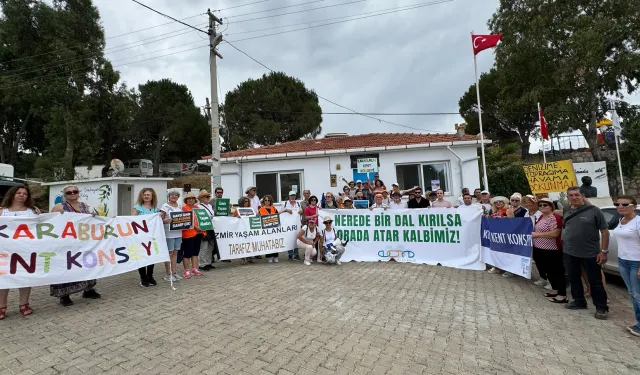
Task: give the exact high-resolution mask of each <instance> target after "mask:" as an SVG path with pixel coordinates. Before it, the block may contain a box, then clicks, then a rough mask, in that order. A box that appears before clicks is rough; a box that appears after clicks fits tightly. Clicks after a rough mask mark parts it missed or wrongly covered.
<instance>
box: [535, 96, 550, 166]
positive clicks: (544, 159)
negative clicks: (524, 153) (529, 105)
mask: <svg viewBox="0 0 640 375" xmlns="http://www.w3.org/2000/svg"><path fill="white" fill-rule="evenodd" d="M538 121H540V131H542V116H540V102H538ZM547 131H549V130H547ZM540 135H542V134H540ZM551 146H553V143H552V144H551ZM542 161H543V162H544V163H545V164H547V155H546V154H545V152H544V137H542Z"/></svg>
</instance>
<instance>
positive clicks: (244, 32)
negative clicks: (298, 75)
mask: <svg viewBox="0 0 640 375" xmlns="http://www.w3.org/2000/svg"><path fill="white" fill-rule="evenodd" d="M451 1H453V0H451ZM432 3H433V1H429V2H427V3H418V4H413V5H404V6H401V7H394V8H387V9H379V10H374V11H370V12H364V13H358V14H352V15H348V16H341V17H332V18H325V19H322V20H315V21H307V22H300V23H294V24H290V25H284V26H274V27H267V28H264V29H256V30H249V31H240V32H237V33H229V34H225V35H239V34H250V33H255V32H258V31H268V30H275V29H282V28H285V27H293V26H300V25H308V24H310V23H317V22H326V21H334V20H341V19H345V18H351V17H358V16H364V15H367V14H374V13H380V12H387V11H392V10H397V11H401V10H409V9H416V8H421V7H422V6H429V5H434V4H432Z"/></svg>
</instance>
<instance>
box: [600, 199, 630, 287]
mask: <svg viewBox="0 0 640 375" xmlns="http://www.w3.org/2000/svg"><path fill="white" fill-rule="evenodd" d="M600 209H601V210H602V213H603V214H604V218H605V220H607V223H609V256H608V257H607V263H606V264H605V265H604V272H607V273H611V274H614V275H619V274H620V271H618V242H617V241H616V238H615V237H614V235H613V232H612V231H613V229H615V227H617V226H618V223H619V222H620V214H618V211H617V210H616V208H615V207H614V206H605V207H600ZM636 213H637V214H638V215H640V205H638V206H637V207H636Z"/></svg>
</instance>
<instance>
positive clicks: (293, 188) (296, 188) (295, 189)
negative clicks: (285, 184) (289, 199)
mask: <svg viewBox="0 0 640 375" xmlns="http://www.w3.org/2000/svg"><path fill="white" fill-rule="evenodd" d="M291 190H292V191H295V192H296V194H298V185H291Z"/></svg>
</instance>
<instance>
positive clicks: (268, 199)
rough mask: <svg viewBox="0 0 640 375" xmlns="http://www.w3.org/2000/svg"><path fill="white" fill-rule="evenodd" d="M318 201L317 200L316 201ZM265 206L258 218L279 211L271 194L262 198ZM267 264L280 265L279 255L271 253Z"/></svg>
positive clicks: (261, 208)
mask: <svg viewBox="0 0 640 375" xmlns="http://www.w3.org/2000/svg"><path fill="white" fill-rule="evenodd" d="M316 201H317V199H316ZM262 202H263V205H262V206H260V208H259V209H258V216H266V215H275V214H277V213H278V210H277V209H276V208H275V207H274V206H273V197H272V196H271V195H269V194H267V195H265V196H264V197H263V198H262ZM265 258H267V263H278V253H270V254H267V255H266V256H265Z"/></svg>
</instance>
